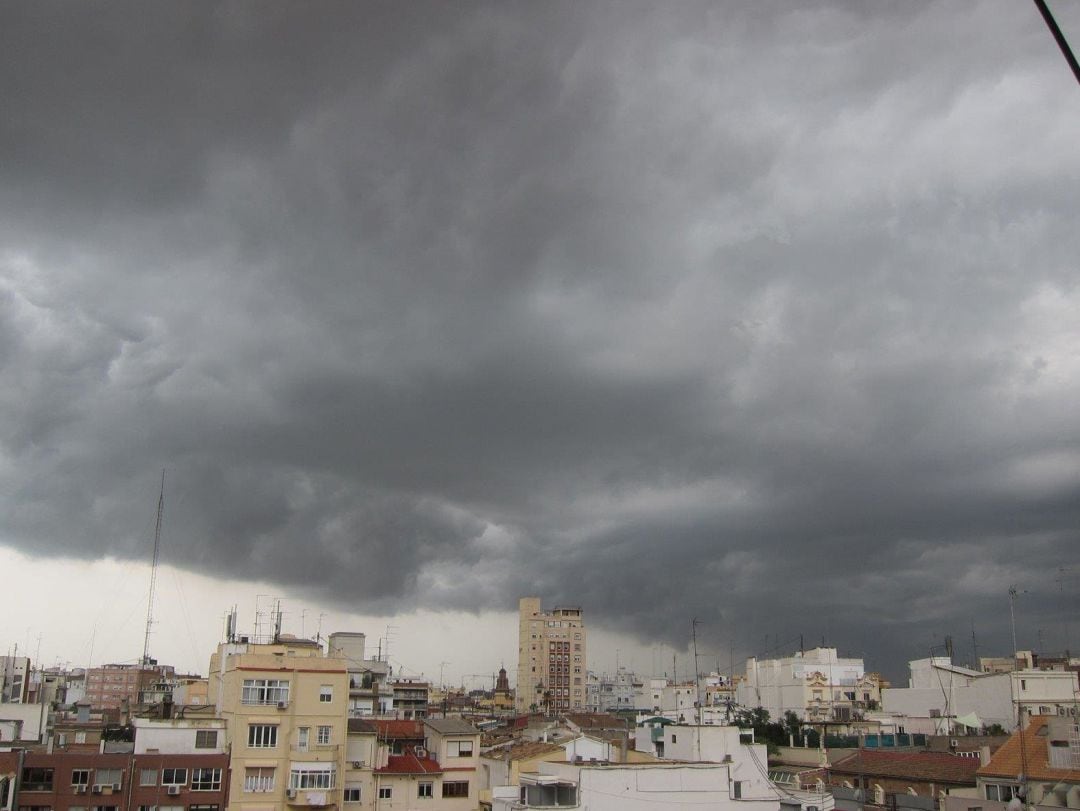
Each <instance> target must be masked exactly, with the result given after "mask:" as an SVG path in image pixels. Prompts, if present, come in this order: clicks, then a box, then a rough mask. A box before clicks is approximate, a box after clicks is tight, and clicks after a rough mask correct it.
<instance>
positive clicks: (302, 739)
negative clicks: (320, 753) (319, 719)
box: [296, 727, 311, 752]
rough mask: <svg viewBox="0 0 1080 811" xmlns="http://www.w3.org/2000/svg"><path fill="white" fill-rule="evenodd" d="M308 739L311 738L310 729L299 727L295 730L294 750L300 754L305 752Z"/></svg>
mask: <svg viewBox="0 0 1080 811" xmlns="http://www.w3.org/2000/svg"><path fill="white" fill-rule="evenodd" d="M309 737H311V727H300V728H299V729H298V730H296V748H297V749H299V750H300V751H301V752H306V751H307V748H308V738H309Z"/></svg>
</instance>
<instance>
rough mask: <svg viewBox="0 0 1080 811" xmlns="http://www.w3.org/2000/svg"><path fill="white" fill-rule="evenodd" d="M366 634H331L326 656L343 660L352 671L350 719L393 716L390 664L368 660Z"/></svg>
mask: <svg viewBox="0 0 1080 811" xmlns="http://www.w3.org/2000/svg"><path fill="white" fill-rule="evenodd" d="M366 640H367V637H366V635H365V634H362V633H358V632H345V631H339V632H336V633H333V634H330V639H329V644H328V645H327V655H328V656H331V657H334V658H339V659H344V660H345V666H346V668H347V669H348V671H349V717H350V718H367V717H370V716H375V715H393V713H394V688H393V687H392V686H391V685H390V683H389V679H390V663H389V662H386V661H383V660H382V659H379V658H374V659H368V658H367V657H366V650H365V648H366V644H367V643H366Z"/></svg>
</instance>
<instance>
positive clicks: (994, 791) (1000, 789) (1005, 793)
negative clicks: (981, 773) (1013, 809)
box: [986, 783, 1016, 803]
mask: <svg viewBox="0 0 1080 811" xmlns="http://www.w3.org/2000/svg"><path fill="white" fill-rule="evenodd" d="M1015 792H1016V789H1015V788H1014V787H1013V786H1008V785H1001V784H998V783H987V784H986V799H988V800H997V801H998V802H1002V803H1007V802H1008V801H1009V800H1011V799H1012V798H1013V797H1014V796H1015Z"/></svg>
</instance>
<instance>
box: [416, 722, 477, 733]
mask: <svg viewBox="0 0 1080 811" xmlns="http://www.w3.org/2000/svg"><path fill="white" fill-rule="evenodd" d="M424 724H425V725H426V726H429V727H431V728H432V729H433V730H435V731H436V732H438V733H439V734H440V735H479V734H480V730H478V729H477V728H476V727H474V726H473V725H472V724H470V723H469V722H468V721H463V720H462V719H460V718H426V719H424Z"/></svg>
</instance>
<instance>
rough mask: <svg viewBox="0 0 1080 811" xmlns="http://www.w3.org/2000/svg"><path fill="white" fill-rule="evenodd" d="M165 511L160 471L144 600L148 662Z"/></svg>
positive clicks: (145, 657)
mask: <svg viewBox="0 0 1080 811" xmlns="http://www.w3.org/2000/svg"><path fill="white" fill-rule="evenodd" d="M164 512H165V471H164V470H162V471H161V495H159V496H158V503H157V521H156V522H155V523H154V561H153V563H152V564H151V566H150V597H149V598H148V599H147V601H146V634H145V635H144V636H143V649H142V663H143V664H144V665H148V664H150V629H151V627H152V626H153V624H154V589H155V588H156V587H157V567H158V554H159V552H160V551H161V516H162V514H163V513H164Z"/></svg>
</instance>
